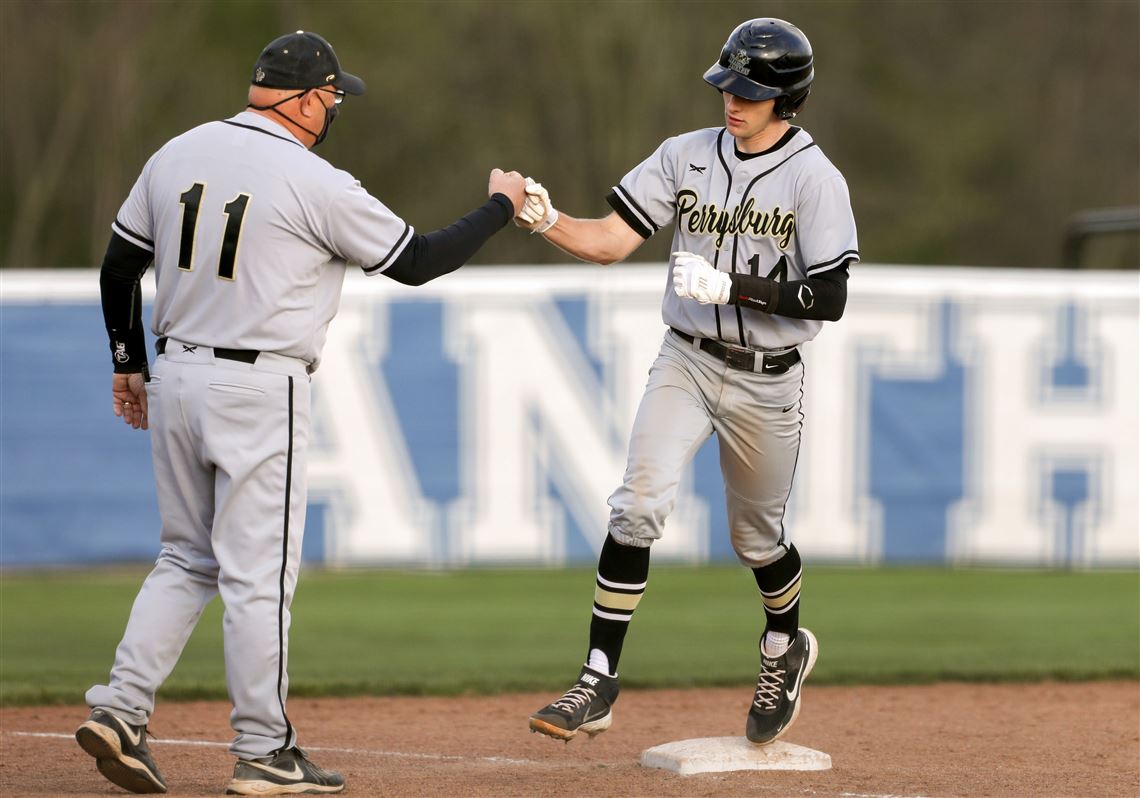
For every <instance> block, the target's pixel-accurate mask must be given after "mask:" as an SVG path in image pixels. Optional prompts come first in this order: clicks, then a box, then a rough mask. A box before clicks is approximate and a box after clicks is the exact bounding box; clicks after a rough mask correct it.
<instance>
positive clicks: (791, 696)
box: [785, 661, 807, 701]
mask: <svg viewBox="0 0 1140 798" xmlns="http://www.w3.org/2000/svg"><path fill="white" fill-rule="evenodd" d="M806 671H807V662H806V661H805V662H804V664H803V665H801V666H800V672H799V673H798V674H796V686H795V687H793V688H792V689H791V690H786V691H785V694H786V695H787V696H788V700H789V701H795V700H796V696H798V695H799V694H800V685H801V684H803V681H804V676H806V675H807V673H806Z"/></svg>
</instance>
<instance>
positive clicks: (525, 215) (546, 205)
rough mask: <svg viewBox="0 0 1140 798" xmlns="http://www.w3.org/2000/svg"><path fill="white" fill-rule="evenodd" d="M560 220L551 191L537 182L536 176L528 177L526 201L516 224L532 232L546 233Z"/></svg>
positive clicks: (516, 219) (516, 218)
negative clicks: (551, 198)
mask: <svg viewBox="0 0 1140 798" xmlns="http://www.w3.org/2000/svg"><path fill="white" fill-rule="evenodd" d="M557 221H558V211H556V210H555V209H554V204H553V203H551V201H550V192H548V191H547V190H546V189H545V188H543V186H542V183H536V182H535V181H534V178H532V177H528V178H527V179H526V203H525V204H524V205H523V209H522V211H521V212H520V213H519V215H518V216H516V217H515V224H517V225H518V226H519V227H522V228H524V229H526V230H530V231H531V232H532V233H545V232H546V231H547V230H549V229H550V228H551V227H554V223H555V222H557Z"/></svg>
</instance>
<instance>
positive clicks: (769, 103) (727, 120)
mask: <svg viewBox="0 0 1140 798" xmlns="http://www.w3.org/2000/svg"><path fill="white" fill-rule="evenodd" d="M720 96H721V97H722V98H723V99H724V126H725V127H726V128H728V132H729V133H731V134H732V135H733V136H735V137H736V138H737V139H742V140H744V141H747V140H749V139H753V138H756V137H758V136H762V135H763V134H764V133H765V132H766V131H767V130H768V127H769V125H771V124H772V123H773V122H776V121H778V118H777V116H776V114H775V112H774V111H773V108H774V107H775V105H776V101H775V100H746V99H744V98H743V97H737V96H736V95H735V94H729V93H728V92H727V91H722V92H721V93H720Z"/></svg>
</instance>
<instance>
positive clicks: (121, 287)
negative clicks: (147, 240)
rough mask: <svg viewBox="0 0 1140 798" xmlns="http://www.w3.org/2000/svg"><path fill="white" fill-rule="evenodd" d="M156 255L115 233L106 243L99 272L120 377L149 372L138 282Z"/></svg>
mask: <svg viewBox="0 0 1140 798" xmlns="http://www.w3.org/2000/svg"><path fill="white" fill-rule="evenodd" d="M153 257H154V255H153V254H152V253H151V252H148V251H147V250H145V249H143V248H142V247H137V246H135V245H134V244H132V243H131V242H130V241H128V240H127V239H125V238H123V237H122V236H119V235H117V234H115V233H112V234H111V241H110V243H109V244H107V254H106V255H104V256H103V268H102V269H101V270H100V271H99V294H100V296H101V298H102V303H103V323H104V324H105V325H106V327H107V337H108V338H109V339H110V341H111V361H112V363H113V364H114V366H115V373H117V374H134V373H137V372H145V371H146V336H145V335H144V334H143V325H142V288H141V286H140V285H139V280H140V279H141V278H142V275H143V272H145V271H146V269H147V266H149V265H150V262H151V260H152V259H153Z"/></svg>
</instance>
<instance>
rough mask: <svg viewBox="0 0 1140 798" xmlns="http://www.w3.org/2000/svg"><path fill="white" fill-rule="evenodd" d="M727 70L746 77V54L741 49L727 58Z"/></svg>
mask: <svg viewBox="0 0 1140 798" xmlns="http://www.w3.org/2000/svg"><path fill="white" fill-rule="evenodd" d="M728 68H729V69H731V70H732V71H733V72H739V73H740V74H741V75H744V76H746V77H747V75H748V53H747V52H746V51H745V50H744V49H743V48H741V49H740V50H737V51H736V52H735V53H733V54H732V55H730V56H729V57H728Z"/></svg>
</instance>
